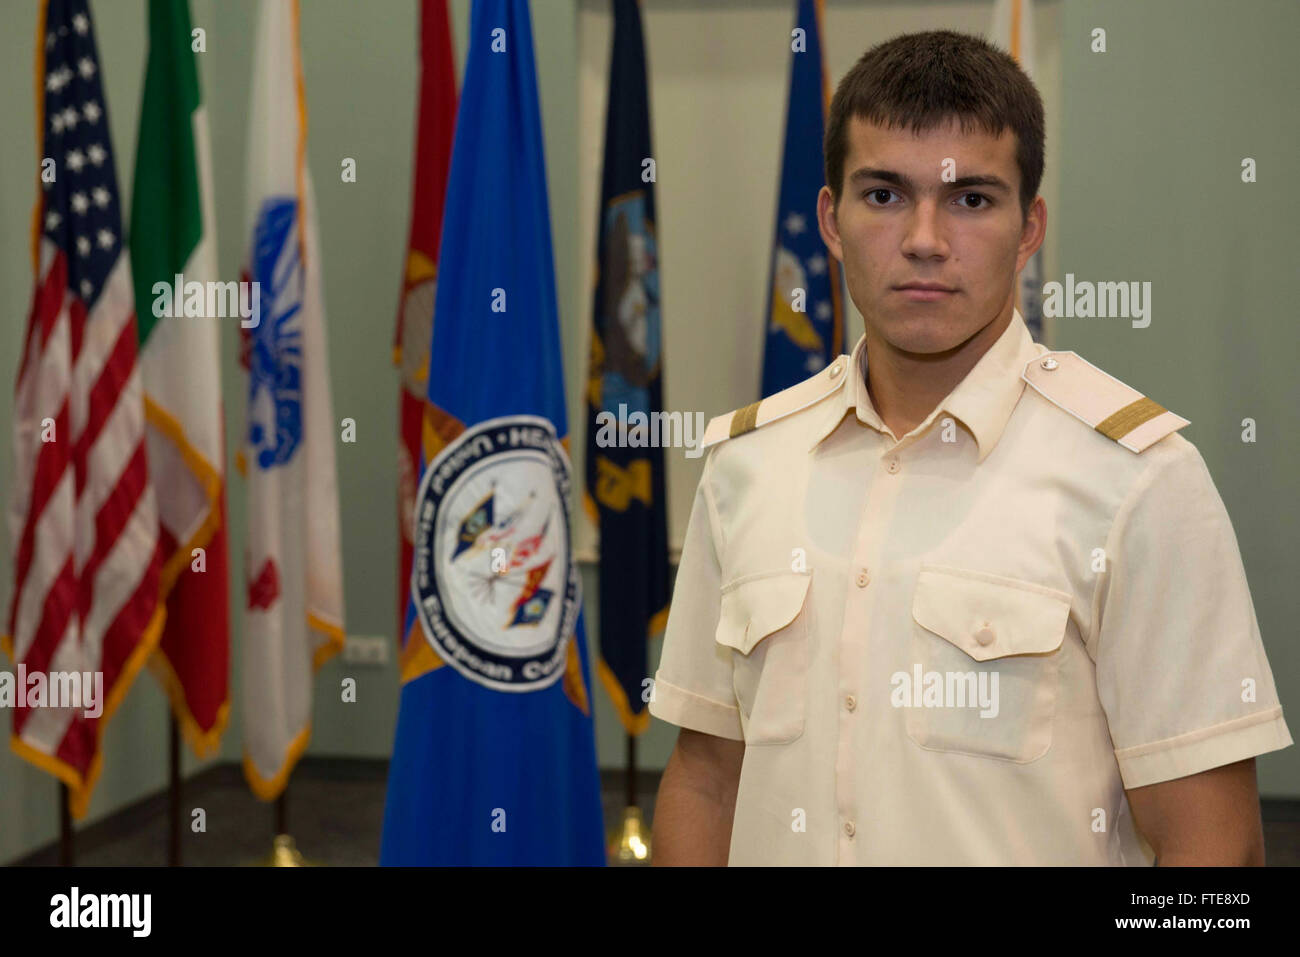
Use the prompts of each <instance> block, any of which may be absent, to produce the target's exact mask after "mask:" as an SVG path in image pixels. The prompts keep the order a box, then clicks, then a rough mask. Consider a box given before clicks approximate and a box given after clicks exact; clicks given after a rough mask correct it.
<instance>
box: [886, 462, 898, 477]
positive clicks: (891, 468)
mask: <svg viewBox="0 0 1300 957" xmlns="http://www.w3.org/2000/svg"><path fill="white" fill-rule="evenodd" d="M898 469H899V465H898V459H890V460H889V461H888V462H886V463H885V471H886V472H888V473H889V474H890V475H897V474H898Z"/></svg>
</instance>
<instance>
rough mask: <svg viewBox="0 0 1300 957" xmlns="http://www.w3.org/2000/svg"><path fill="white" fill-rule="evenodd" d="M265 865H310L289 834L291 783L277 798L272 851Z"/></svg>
mask: <svg viewBox="0 0 1300 957" xmlns="http://www.w3.org/2000/svg"><path fill="white" fill-rule="evenodd" d="M262 866H264V867H310V866H312V865H311V862H309V861H306V860H304V859H303V856H302V854H301V853H299V851H298V848H297V847H296V846H295V845H294V843H293V838H292V837H291V836H290V834H289V785H287V784H286V785H285V786H284V790H283V791H281V792H280V796H279V797H277V798H276V799H275V831H274V834H273V836H272V839H271V853H270V855H269V856H268V857H265V858H263V860H262Z"/></svg>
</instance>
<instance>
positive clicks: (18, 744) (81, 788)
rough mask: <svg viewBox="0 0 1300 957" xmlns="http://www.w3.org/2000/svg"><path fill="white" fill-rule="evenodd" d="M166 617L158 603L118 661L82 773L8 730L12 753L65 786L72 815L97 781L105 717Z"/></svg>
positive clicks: (82, 809) (79, 813) (80, 814)
mask: <svg viewBox="0 0 1300 957" xmlns="http://www.w3.org/2000/svg"><path fill="white" fill-rule="evenodd" d="M166 620H167V608H166V606H164V605H159V606H158V607H157V608H155V609H154V613H153V617H152V618H151V619H150V620H149V624H148V625H147V626H146V627H145V630H144V635H143V636H142V637H141V639H140V643H139V644H138V645H136V647H135V648H134V650H132V652H131V656H130V657H129V658H127V659H126V662H125V663H124V664H123V665H122V672H121V674H119V675H118V676H117V681H116V682H114V684H113V687H112V688H110V689H109V692H108V697H107V699H106V700H105V702H104V713H103V714H102V715H100V718H99V721H98V722H97V723H96V724H95V756H94V758H92V759H91V762H90V767H89V768H87V769H86V773H85V774H84V775H83V774H82V773H81V772H80V771H78V770H77V769H76V768H74V767H73V766H72V765H70V764H68V763H67V762H66V761H64V760H62V759H60V758H57V757H55V756H54V755H52V754H46V753H45V752H44V751H38V750H37V749H36V748H33V747H32V746H31V745H30V744H28V743H27V742H25V741H24V740H23V739H22V738H20V737H19V736H18V735H16V734H11V735H10V736H9V748H10V750H12V751H13V752H14V754H16V755H18V756H19V757H20V758H22V759H24V760H25V761H28V762H30V763H32V764H34V765H35V766H36V767H38V768H40V769H41V770H42V771H45V772H47V773H49V774H52V775H54V776H55V777H56V778H58V779H59V780H60V781H62V782H63V783H64V784H66V785H67V786H68V809H69V811H71V813H72V816H73V818H75V819H77V820H81V819H82V818H84V817H85V816H86V812H87V811H88V810H89V808H90V798H91V795H92V794H93V793H94V790H95V785H96V784H98V783H99V774H100V771H102V770H103V766H104V748H103V740H104V730H105V729H106V728H107V727H108V722H109V720H110V719H111V718H112V717H113V715H114V714H115V713H116V712H117V708H118V705H120V704H121V703H122V701H123V700H124V699H125V698H126V693H127V692H128V691H129V690H130V689H131V685H132V683H133V682H134V681H135V676H136V675H137V674H139V672H140V669H141V668H142V667H144V665H145V662H146V661H147V660H148V659H149V656H150V655H152V654H153V652H154V650H155V649H156V648H157V647H158V642H159V641H161V640H162V630H163V623H164V622H165V621H166ZM6 645H7V647H6V649H5V650H6V651H7V652H8V653H9V656H10V657H11V658H12V657H13V650H12V648H13V646H12V640H11V639H10V640H9V641H7V642H6Z"/></svg>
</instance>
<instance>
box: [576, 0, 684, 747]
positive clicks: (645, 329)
mask: <svg viewBox="0 0 1300 957" xmlns="http://www.w3.org/2000/svg"><path fill="white" fill-rule="evenodd" d="M608 104H609V105H608V107H607V108H606V114H605V164H604V173H603V175H602V177H601V189H600V219H599V222H598V223H597V225H596V288H595V290H594V291H593V294H592V328H591V361H590V365H589V367H588V373H587V476H586V479H587V481H586V489H585V491H584V495H583V504H584V505H585V507H586V509H587V513H588V514H589V515H590V516H591V520H592V522H593V524H595V525H596V527H597V528H599V529H600V652H601V654H600V662H599V664H598V673H599V675H600V678H601V681H602V682H603V683H604V685H605V690H606V691H607V692H608V693H609V696H610V700H611V701H613V703H614V709H615V710H616V711H617V712H618V716H619V719H620V720H621V721H622V722H623V727H624V728H625V729H626V730H627V733H628V734H633V735H635V734H641V733H642V732H643V731H645V729H646V728H648V727H650V712H649V710H647V708H646V702H645V701H643V700H642V695H643V688H644V684H645V681H646V678H647V677H648V675H647V674H646V671H647V663H646V645H647V639H648V638H649V637H650V636H651V635H655V634H658V633H660V632H662V631H663V629H664V625H665V623H666V622H667V621H668V515H667V509H666V501H665V498H666V496H665V494H664V484H665V482H664V450H663V444H662V443H663V442H664V441H667V439H660V440H658V441H652V440H651V439H650V438H648V437H647V436H646V435H645V434H644V433H645V432H646V431H647V429H646V426H645V425H640V426H639V428H640V432H641V433H642V434H641V435H638V434H637V429H638V426H637V425H636V424H635V423H636V422H637V418H638V417H640V421H641V422H642V423H647V422H650V421H651V419H652V418H653V417H654V416H657V415H659V414H661V413H662V412H663V348H662V342H661V336H660V332H661V324H660V316H659V302H660V296H659V253H658V249H657V245H656V243H655V222H656V217H655V184H654V182H653V180H652V181H650V182H646V181H645V180H644V179H643V178H642V171H643V169H644V166H643V164H644V162H645V158H646V157H648V156H654V150H653V149H652V148H651V146H650V94H649V90H648V89H647V84H646V66H645V43H644V41H643V39H642V34H641V12H640V10H639V9H638V7H637V0H614V44H613V48H612V50H611V52H610V60H609V99H608ZM625 421H626V422H628V423H629V426H628V427H624V426H623V425H622V424H621V423H623V422H625ZM615 422H617V423H620V424H619V425H618V426H617V429H616V430H615V429H614V428H613V426H612V424H613V423H615ZM658 431H659V430H658V429H655V431H654V434H655V435H658ZM611 432H616V436H615V435H610V436H609V437H610V438H615V437H616V438H617V441H615V442H610V441H602V436H603V435H608V434H609V433H611Z"/></svg>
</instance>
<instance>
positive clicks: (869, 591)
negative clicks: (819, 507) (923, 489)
mask: <svg viewBox="0 0 1300 957" xmlns="http://www.w3.org/2000/svg"><path fill="white" fill-rule="evenodd" d="M875 454H877V455H878V454H879V452H876V453H875ZM891 454H892V453H891ZM902 487H903V483H902V482H900V481H897V480H895V479H893V478H891V477H889V476H888V475H882V474H881V473H880V472H873V473H872V479H871V484H870V485H869V486H868V488H867V492H866V496H865V497H864V499H863V502H862V514H861V515H860V516H859V518H858V528H857V535H856V537H855V539H854V546H853V556H852V564H851V565H850V567H849V576H850V578H851V580H852V582H853V584H854V585H855V586H856V587H850V588H848V589H847V590H846V592H845V608H844V618H843V624H842V627H841V631H840V636H839V674H838V675H837V677H838V680H839V698H840V702H841V703H842V704H843V707H841V708H839V709H838V712H839V737H838V740H837V742H836V754H835V803H836V812H837V815H838V817H839V820H840V824H841V826H840V833H839V839H838V840H837V841H836V849H837V854H836V863H838V864H841V865H853V864H857V863H859V862H860V860H861V854H860V851H869V850H870V848H871V844H872V842H871V840H870V834H869V832H868V831H863V830H862V827H863V826H864V824H863V822H864V821H870V820H871V819H872V818H871V813H872V807H873V805H874V804H875V803H876V802H875V801H874V800H873V799H872V796H871V795H870V794H869V793H868V792H867V791H866V790H865V789H866V788H868V787H870V780H869V779H866V778H864V779H862V780H859V775H860V774H861V770H860V769H861V768H862V767H864V766H865V765H866V764H867V763H868V762H866V761H865V755H866V754H867V752H868V750H869V741H868V736H869V735H870V734H871V733H872V727H873V725H875V724H885V723H887V722H886V721H885V720H884V719H885V718H886V717H887V716H889V714H890V713H891V711H892V709H891V708H890V707H889V702H888V697H889V682H888V678H887V676H884V675H878V674H876V673H875V672H874V671H873V670H871V668H870V667H869V664H868V662H870V661H876V660H880V661H883V660H892V658H891V657H890V656H889V654H888V653H886V654H884V655H881V654H878V653H875V654H873V653H872V649H873V645H874V644H875V643H878V642H880V641H882V640H888V635H887V634H886V633H885V632H882V631H881V630H880V629H878V628H876V627H875V621H874V612H875V608H876V598H875V594H876V592H877V590H878V589H877V588H875V587H872V582H873V580H875V579H878V578H879V575H880V570H881V554H882V549H883V547H884V537H885V529H886V528H887V527H888V526H889V524H890V523H889V522H888V520H887V516H889V515H890V514H891V513H892V512H893V510H894V506H895V503H896V501H897V500H898V497H899V495H900V492H901V489H902ZM887 631H888V629H886V632H887ZM864 705H866V706H867V708H868V710H867V711H866V712H864V711H863V706H864ZM877 710H879V712H880V717H881V718H882V720H881V721H879V722H876V721H872V720H864V719H869V718H870V716H871V715H873V714H876V712H877ZM876 730H877V732H878V731H879V729H876ZM855 822H856V823H855ZM855 835H856V837H855Z"/></svg>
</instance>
